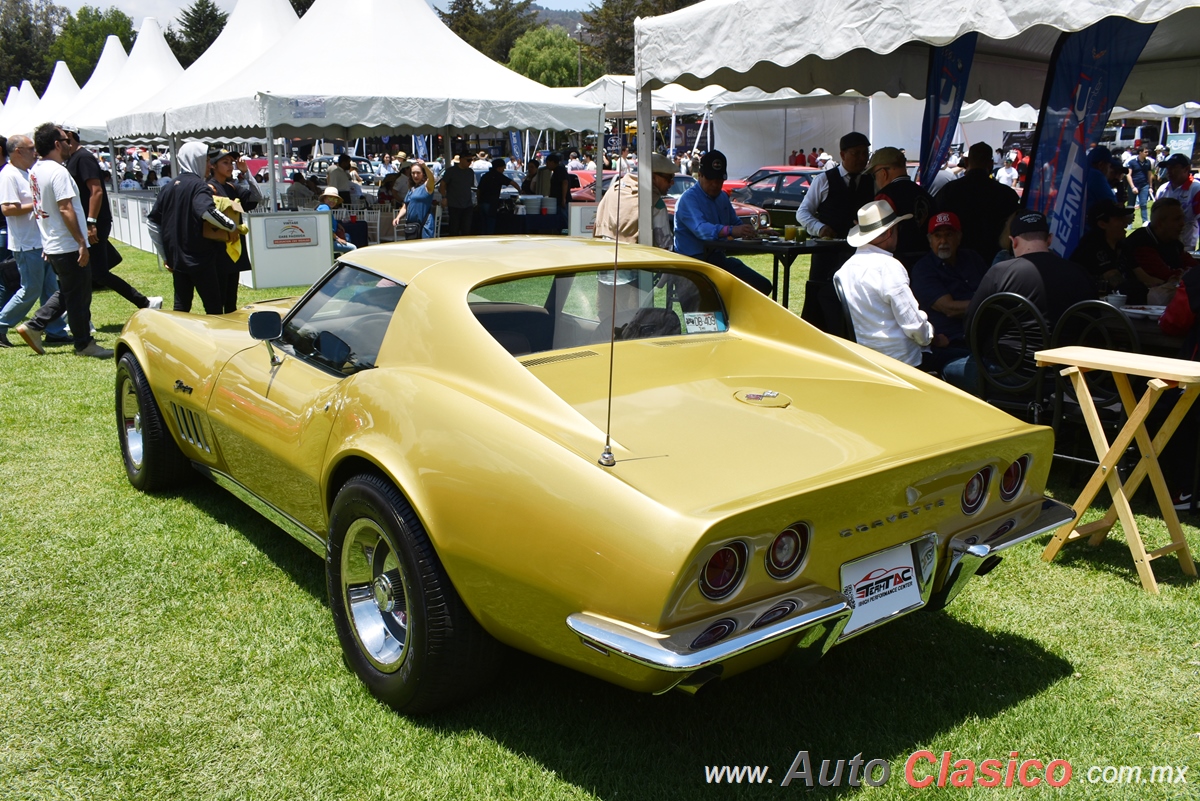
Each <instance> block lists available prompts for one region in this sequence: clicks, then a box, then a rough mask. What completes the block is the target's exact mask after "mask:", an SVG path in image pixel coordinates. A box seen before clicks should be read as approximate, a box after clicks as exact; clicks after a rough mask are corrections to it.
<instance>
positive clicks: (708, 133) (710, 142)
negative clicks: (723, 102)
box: [705, 108, 713, 150]
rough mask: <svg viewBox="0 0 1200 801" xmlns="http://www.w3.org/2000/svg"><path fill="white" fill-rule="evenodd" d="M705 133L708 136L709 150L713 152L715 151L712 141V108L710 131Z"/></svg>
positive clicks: (709, 117) (710, 110)
mask: <svg viewBox="0 0 1200 801" xmlns="http://www.w3.org/2000/svg"><path fill="white" fill-rule="evenodd" d="M705 133H706V134H707V136H708V149H709V150H712V149H713V141H712V109H711V108H710V109H709V110H708V130H707V131H706V132H705Z"/></svg>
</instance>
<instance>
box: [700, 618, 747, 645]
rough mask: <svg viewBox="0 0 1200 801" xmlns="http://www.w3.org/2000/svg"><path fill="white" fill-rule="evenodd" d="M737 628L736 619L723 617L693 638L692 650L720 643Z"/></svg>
mask: <svg viewBox="0 0 1200 801" xmlns="http://www.w3.org/2000/svg"><path fill="white" fill-rule="evenodd" d="M735 629H737V622H736V621H733V620H730V619H729V618H722V619H721V620H718V621H717V622H716V623H713V624H712V625H711V626H709V627H708V628H706V629H705V630H704V631H703V632H702V633H701V634H700V636H699V637H697V638H696V639H694V640H692V650H693V651H698V650H700V649H701V648H705V647H707V646H709V645H712V644H714V643H718V642H720V641H721V640H723V639H725V638H726V637H728V636H729V635H730V634H733V632H734V630H735Z"/></svg>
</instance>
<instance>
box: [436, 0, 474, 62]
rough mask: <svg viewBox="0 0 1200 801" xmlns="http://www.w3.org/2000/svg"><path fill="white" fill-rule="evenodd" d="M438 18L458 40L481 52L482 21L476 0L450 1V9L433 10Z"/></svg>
mask: <svg viewBox="0 0 1200 801" xmlns="http://www.w3.org/2000/svg"><path fill="white" fill-rule="evenodd" d="M435 10H436V11H437V14H438V17H440V18H441V20H442V22H443V23H445V25H446V27H447V28H449V29H450V30H452V31H453V32H454V33H455V34H456V35H457V36H458V38H459V39H462V40H463V41H464V42H466V43H467V44H469V45H471V47H474V48H475V49H476V50H479V51H481V52H482V51H483V47H482V45H483V38H484V34H483V21H482V19H481V18H480V15H479V3H478V2H476V0H450V8H449V9H448V10H446V11H442V10H441V9H440V8H439V9H435Z"/></svg>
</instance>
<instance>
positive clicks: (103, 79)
mask: <svg viewBox="0 0 1200 801" xmlns="http://www.w3.org/2000/svg"><path fill="white" fill-rule="evenodd" d="M128 60H129V56H128V55H126V53H125V47H124V46H123V45H122V44H121V40H120V39H118V38H117V37H116V36H113V35H111V34H110V35H109V37H108V38H107V39H105V40H104V49H103V50H101V51H100V58H99V60H98V61H96V66H95V67H94V68H93V69H92V76H91V77H90V78H88V81H87V83H85V84H84V85H83V88H82V89H80V90H79V94H77V95H75V97H74V98H72V99H71V101H70V102H69V103H68V104H67V106H66V108H64V109H62V110H61V111H60V112H59V114H58V117H57V118H56V119H55V120H54V121H55V122H58V123H65V122H66V121H67V120H70V119H74V117H75V114H76V112H77V111H79V110H80V109H84V108H87V107H88V106H89V105H91V104H92V102H93V101H95V100H96V98H98V97H100V96H101V95H103V94H104V93H105V91H106V90H107V89H108V87H109V86H110V85H111V84H112V82H113V81H115V80H116V79H117V76H118V75H120V74H121V70H122V69H124V67H125V62H126V61H128Z"/></svg>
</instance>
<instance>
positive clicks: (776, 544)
mask: <svg viewBox="0 0 1200 801" xmlns="http://www.w3.org/2000/svg"><path fill="white" fill-rule="evenodd" d="M811 537H812V532H811V530H810V529H809V527H808V524H807V523H793V524H792V525H790V526H788V527H787V528H785V529H784V530H783V531H781V532H779V534H778V536H776V537H775V539H774V540H773V541H772V542H771V547H770V548H768V549H767V573H769V574H770V575H771V578H775V579H780V580H782V579H787V578H791V577H792V576H793V575H795V573H796V571H797V570H798V569H799V568H800V563H801V562H803V561H804V555H805V554H806V553H808V542H809V539H811Z"/></svg>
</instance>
